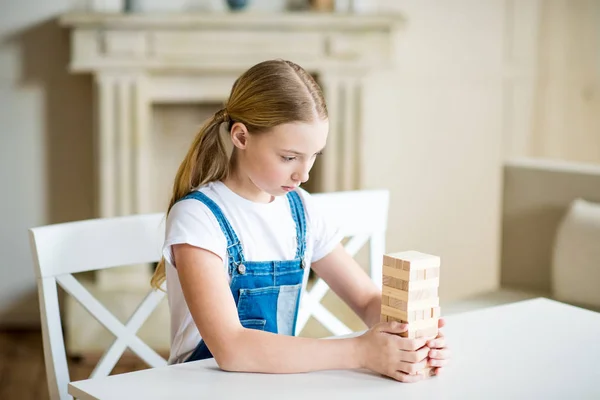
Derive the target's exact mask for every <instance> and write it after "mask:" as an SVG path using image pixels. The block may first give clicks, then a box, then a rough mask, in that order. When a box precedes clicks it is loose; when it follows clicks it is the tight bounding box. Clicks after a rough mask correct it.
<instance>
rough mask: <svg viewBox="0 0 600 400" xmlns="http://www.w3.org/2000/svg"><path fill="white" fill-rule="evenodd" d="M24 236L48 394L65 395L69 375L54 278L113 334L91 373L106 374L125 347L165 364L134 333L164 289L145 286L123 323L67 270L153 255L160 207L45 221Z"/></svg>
mask: <svg viewBox="0 0 600 400" xmlns="http://www.w3.org/2000/svg"><path fill="white" fill-rule="evenodd" d="M29 237H30V244H31V251H32V253H33V258H34V267H35V273H36V279H37V287H38V296H39V302H40V312H41V322H42V335H43V343H44V360H45V365H46V374H47V377H48V389H49V392H50V398H51V399H53V400H55V399H67V398H70V396H69V395H68V393H67V388H68V383H69V382H70V378H69V370H68V367H67V356H66V352H65V344H64V338H63V332H62V328H61V318H60V310H59V301H58V291H57V284H59V285H60V286H61V287H62V288H63V289H65V291H66V292H67V293H69V294H70V295H71V296H73V297H74V298H76V299H77V300H78V301H79V302H80V303H81V305H82V306H83V307H84V308H85V309H87V310H88V311H89V312H90V313H91V314H92V315H93V316H94V318H96V319H97V320H98V322H100V323H101V324H102V325H104V326H105V327H106V328H107V329H108V330H109V331H111V332H112V333H113V334H114V335H115V337H116V339H115V341H114V342H113V343H112V345H111V346H110V348H109V349H108V350H107V351H106V352H105V353H104V355H103V356H102V358H101V360H100V362H99V363H98V365H97V366H96V367H95V369H94V371H93V372H92V375H91V377H98V376H107V375H108V374H109V373H110V372H111V371H112V369H113V368H114V366H115V364H116V363H117V362H118V360H119V359H120V358H121V355H122V354H123V352H124V351H125V349H126V348H127V347H129V348H130V349H131V350H132V351H133V352H134V353H136V354H137V355H138V356H139V357H140V358H141V359H142V360H143V361H144V362H146V363H147V364H148V365H149V366H151V367H159V366H164V365H167V361H166V360H165V359H164V358H162V357H161V356H160V355H159V354H157V353H156V352H155V351H154V350H152V349H151V348H150V347H149V346H148V345H146V344H145V343H144V342H142V341H141V340H140V339H139V337H137V336H136V333H137V331H138V329H139V328H140V327H141V326H142V325H143V323H144V322H145V321H146V319H147V318H148V316H149V315H150V314H151V313H152V311H154V309H155V308H156V307H157V306H158V304H159V303H160V301H161V300H162V298H163V297H164V292H162V291H160V290H159V291H155V290H149V291H148V292H149V293H148V295H147V296H146V297H145V299H144V300H143V301H142V303H141V304H140V305H139V307H138V308H137V309H136V311H135V312H134V313H133V315H132V316H131V317H130V318H129V320H128V321H127V323H125V324H123V323H121V322H120V321H119V320H118V319H117V318H116V317H115V316H114V315H113V314H112V313H111V312H110V311H108V310H107V309H106V308H105V307H104V306H103V305H102V304H101V303H100V302H99V301H98V300H97V299H96V298H94V297H93V296H92V295H91V294H90V292H89V291H88V290H87V289H85V288H84V286H83V285H82V284H81V283H80V282H79V281H78V280H77V279H76V278H75V277H73V275H72V274H74V273H78V272H84V271H95V270H100V269H107V268H113V267H118V266H124V265H136V264H144V263H152V262H156V261H158V260H159V259H160V257H161V249H162V245H163V241H164V213H158V214H147V215H134V216H126V217H115V218H103V219H92V220H86V221H77V222H69V223H63V224H55V225H48V226H43V227H37V228H32V229H30V230H29Z"/></svg>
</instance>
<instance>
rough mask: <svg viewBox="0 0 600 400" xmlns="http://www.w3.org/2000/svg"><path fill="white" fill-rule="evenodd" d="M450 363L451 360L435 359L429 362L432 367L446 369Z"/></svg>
mask: <svg viewBox="0 0 600 400" xmlns="http://www.w3.org/2000/svg"><path fill="white" fill-rule="evenodd" d="M449 362H450V360H436V359H433V358H430V359H429V361H428V363H429V364H428V365H430V366H432V367H438V368H439V367H445V366H446V365H448V363H449Z"/></svg>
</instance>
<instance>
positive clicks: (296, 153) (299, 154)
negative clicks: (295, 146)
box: [281, 147, 325, 156]
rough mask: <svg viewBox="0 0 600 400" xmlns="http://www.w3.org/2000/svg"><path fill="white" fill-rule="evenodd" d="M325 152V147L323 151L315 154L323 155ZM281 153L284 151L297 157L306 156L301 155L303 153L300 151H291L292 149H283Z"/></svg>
mask: <svg viewBox="0 0 600 400" xmlns="http://www.w3.org/2000/svg"><path fill="white" fill-rule="evenodd" d="M323 150H325V147H323V148H322V149H321V150H319V151H317V152H316V153H315V154H319V153H322V152H323ZM281 151H283V152H286V153H291V154H295V155H297V156H303V155H304V153H301V152H299V151H296V150H291V149H283V150H281Z"/></svg>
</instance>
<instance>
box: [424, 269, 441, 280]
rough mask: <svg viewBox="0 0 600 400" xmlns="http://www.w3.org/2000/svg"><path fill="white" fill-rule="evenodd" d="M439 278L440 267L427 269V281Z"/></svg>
mask: <svg viewBox="0 0 600 400" xmlns="http://www.w3.org/2000/svg"><path fill="white" fill-rule="evenodd" d="M439 276H440V269H439V267H436V268H427V269H426V270H425V279H431V278H439Z"/></svg>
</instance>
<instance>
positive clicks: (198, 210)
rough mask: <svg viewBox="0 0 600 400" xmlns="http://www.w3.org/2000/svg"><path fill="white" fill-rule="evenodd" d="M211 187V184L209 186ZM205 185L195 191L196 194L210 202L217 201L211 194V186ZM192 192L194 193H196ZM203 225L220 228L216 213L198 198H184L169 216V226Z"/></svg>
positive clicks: (172, 208) (174, 206)
mask: <svg viewBox="0 0 600 400" xmlns="http://www.w3.org/2000/svg"><path fill="white" fill-rule="evenodd" d="M209 185H210V184H209ZM209 185H205V186H202V187H200V188H197V189H196V190H194V192H196V193H201V194H203V195H205V196H206V197H208V198H209V199H210V200H213V201H215V199H214V195H213V194H212V193H211V192H212V189H211V186H209ZM194 192H192V193H194ZM197 223H202V224H201V225H207V224H210V225H214V226H215V227H216V228H217V227H218V226H219V224H218V222H217V220H216V217H215V215H214V213H213V212H212V211H211V209H210V208H209V206H208V205H207V204H206V203H204V202H203V201H200V200H199V199H197V198H184V199H182V200H179V201H177V202H176V203H175V204H174V205H173V207H171V210H170V211H169V215H168V216H167V224H168V225H169V224H184V225H193V224H197Z"/></svg>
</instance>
